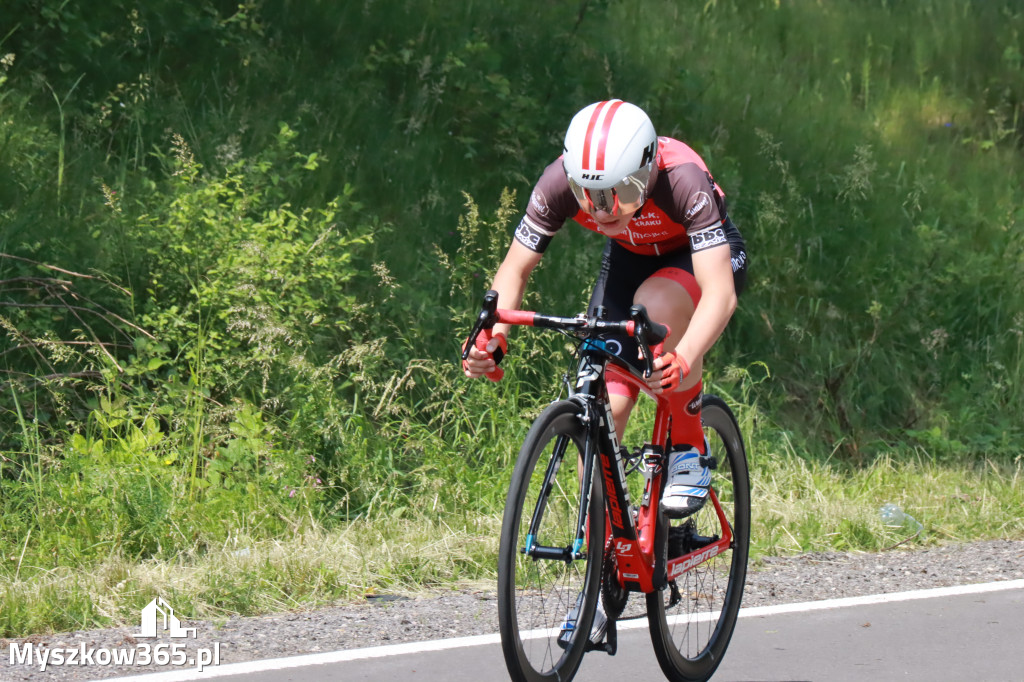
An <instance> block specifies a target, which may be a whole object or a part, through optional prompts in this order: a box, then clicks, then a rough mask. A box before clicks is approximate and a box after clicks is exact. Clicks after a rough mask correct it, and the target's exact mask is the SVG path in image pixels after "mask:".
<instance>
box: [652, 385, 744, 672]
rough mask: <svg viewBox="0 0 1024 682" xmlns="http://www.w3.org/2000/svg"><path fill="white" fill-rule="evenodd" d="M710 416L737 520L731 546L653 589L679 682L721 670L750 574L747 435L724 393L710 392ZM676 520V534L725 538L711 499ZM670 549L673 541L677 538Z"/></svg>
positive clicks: (660, 634)
mask: <svg viewBox="0 0 1024 682" xmlns="http://www.w3.org/2000/svg"><path fill="white" fill-rule="evenodd" d="M702 418H703V421H704V434H705V436H706V437H707V439H708V443H709V444H710V447H711V454H712V455H714V456H715V457H716V459H717V462H718V467H717V469H715V470H713V471H712V472H711V476H712V487H713V488H714V490H715V493H716V494H717V495H718V498H719V501H720V503H721V505H722V509H723V511H724V512H725V516H726V518H727V519H728V522H729V524H730V525H731V526H732V533H733V539H732V545H731V547H730V548H729V549H727V550H725V551H723V552H721V553H720V554H719V555H718V556H716V557H714V558H712V559H710V560H708V561H706V562H704V563H702V564H700V565H698V566H696V567H694V568H692V569H690V570H689V571H687V572H686V573H683V574H682V575H681V576H679V577H678V578H676V579H675V580H673V581H671V582H670V584H669V586H668V587H667V588H666V589H664V590H658V591H655V592H653V593H651V594H648V595H647V617H648V620H649V621H650V626H651V641H652V642H653V644H654V652H655V654H657V657H658V663H659V664H660V665H661V669H662V671H663V672H664V673H665V677H667V678H668V679H669V680H672V682H695V681H697V680H707V679H709V678H710V677H711V675H712V674H714V672H715V670H716V669H717V668H718V665H719V663H721V662H722V656H723V655H724V654H725V650H726V648H727V647H728V646H729V639H730V638H731V637H732V633H733V629H734V628H735V626H736V618H737V615H738V613H739V610H740V602H741V601H742V599H743V585H744V582H745V580H746V576H747V555H748V552H749V548H750V479H749V476H748V473H747V457H746V452H745V451H744V448H743V438H742V437H741V436H740V430H739V426H738V425H737V423H736V418H735V417H734V416H733V414H732V411H730V410H729V407H728V406H727V405H726V404H725V403H724V402H723V401H722V400H721V399H720V398H717V397H715V396H704V402H703V405H702ZM672 523H673V526H674V527H675V531H674V535H675V537H676V538H683V537H687V535H686V532H687V531H689V532H690V533H691V534H695V535H696V536H698V537H699V536H702V537H705V538H707V537H711V536H718V537H722V528H721V524H720V522H719V519H718V516H717V514H716V512H715V510H714V508H713V506H712V504H711V503H710V501H709V502H708V503H707V504H705V505H704V507H703V508H702V509H701V510H700V511H698V512H697V513H696V514H694V515H693V516H691V517H690V518H689V519H684V520H682V521H673V522H672ZM681 544H685V543H681ZM669 547H670V548H672V547H673V545H672V543H671V541H670V544H669ZM678 547H679V544H677V545H676V549H677V551H678ZM684 549H685V548H684ZM676 555H677V556H679V555H680V554H678V553H677V554H676ZM673 595H675V597H677V598H679V601H678V603H676V604H675V605H671V601H672V598H673Z"/></svg>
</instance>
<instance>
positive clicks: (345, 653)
mask: <svg viewBox="0 0 1024 682" xmlns="http://www.w3.org/2000/svg"><path fill="white" fill-rule="evenodd" d="M1017 589H1024V580H1006V581H1000V582H995V583H980V584H976V585H958V586H954V587H935V588H931V589H926V590H913V591H910V592H892V593H889V594H872V595H868V596H864V597H845V598H842V599H827V600H825V601H812V602H800V603H796V604H778V605H775V606H752V607H750V608H745V609H740V618H757V617H764V616H774V615H779V614H787V613H802V612H806V611H822V610H825V609H841V608H846V607H850V606H868V605H872V604H891V603H895V602H901V601H911V600H914V599H935V598H938V597H956V596H961V595H968V594H984V593H986V592H1000V591H1003V590H1017ZM646 627H647V620H646V619H642V618H640V619H636V620H628V621H623V622H621V623H619V624H618V629H619V630H634V629H637V628H646ZM500 641H501V638H500V637H499V636H498V634H496V633H495V634H492V635H477V636H475V637H455V638H452V639H438V640H433V641H427V642H407V643H405V644H388V645H386V646H375V647H367V648H364V649H345V650H342V651H331V652H327V653H322V654H306V655H301V656H289V657H287V658H271V659H265V660H261V661H246V662H244V663H228V664H225V665H221V666H218V667H216V668H207V669H206V670H204V671H202V672H199V671H197V670H175V671H168V672H162V673H149V674H142V675H132V676H130V677H116V678H107V680H106V682H189V681H190V680H208V679H212V678H215V677H226V676H229V675H243V674H246V673H260V672H269V671H272V670H284V669H287V668H299V667H304V666H311V665H323V664H326V663H344V662H346V661H358V660H364V659H368V658H382V657H386V656H401V655H404V654H416V653H426V652H431V651H446V650H448V649H460V648H463V647H473V646H483V645H487V644H497V643H499V642H500Z"/></svg>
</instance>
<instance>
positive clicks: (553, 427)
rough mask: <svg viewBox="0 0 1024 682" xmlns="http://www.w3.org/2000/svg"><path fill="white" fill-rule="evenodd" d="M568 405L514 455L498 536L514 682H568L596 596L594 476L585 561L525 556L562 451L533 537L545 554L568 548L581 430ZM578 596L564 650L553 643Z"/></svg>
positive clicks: (505, 645)
mask: <svg viewBox="0 0 1024 682" xmlns="http://www.w3.org/2000/svg"><path fill="white" fill-rule="evenodd" d="M580 412H581V408H580V406H579V405H578V404H576V403H574V402H571V401H567V400H566V401H561V402H557V403H553V404H551V405H549V406H548V407H547V408H546V409H545V410H544V411H543V412H542V413H541V415H540V416H539V417H538V418H537V420H536V421H535V422H534V423H533V426H532V427H531V428H530V431H529V433H528V434H527V436H526V440H525V441H524V442H523V447H522V449H521V450H520V451H519V458H518V460H517V461H516V466H515V470H514V471H513V473H512V481H511V483H510V485H509V491H508V498H507V499H506V501H505V517H504V521H503V523H502V528H501V546H500V549H499V551H498V625H499V628H500V630H501V647H502V650H503V651H504V654H505V663H506V665H507V666H508V671H509V674H510V675H511V677H512V679H513V680H523V681H526V682H537V681H540V680H568V679H571V678H572V676H573V675H574V674H575V673H576V670H577V669H578V668H579V665H580V662H581V660H582V658H583V654H584V652H585V650H586V644H587V640H588V638H589V634H590V627H591V625H592V623H593V620H594V612H595V609H596V607H597V601H598V597H599V593H600V589H601V563H602V558H603V548H604V538H605V512H604V491H603V488H602V487H601V485H600V469H599V467H598V463H597V462H596V461H595V471H594V475H593V478H592V487H591V491H592V492H591V495H590V503H589V531H588V533H587V536H588V538H593V541H594V545H593V547H591V546H589V542H587V543H585V544H584V547H583V552H584V555H583V556H584V558H582V559H577V560H574V561H565V560H562V559H554V558H551V559H534V558H531V557H529V556H527V555H526V554H524V553H523V551H522V550H523V547H524V546H525V544H526V535H527V532H528V529H529V526H530V522H531V520H532V518H533V515H534V511H535V509H536V507H537V498H538V493H539V491H540V489H541V487H542V482H543V480H544V478H545V476H546V472H547V471H548V470H549V466H550V463H551V461H552V455H553V454H554V453H555V452H556V451H557V450H558V449H559V446H560V445H564V447H562V448H561V449H562V453H563V455H562V457H561V462H560V466H559V467H558V470H557V473H556V475H555V477H554V483H553V487H552V490H551V493H550V495H549V496H548V498H547V501H546V504H545V506H544V509H543V510H542V511H543V517H542V520H541V524H540V527H539V529H538V532H537V535H536V544H537V545H540V546H544V547H571V545H572V543H573V540H574V538H575V536H576V526H577V523H578V516H579V504H580V490H581V485H580V475H581V473H580V472H581V462H582V458H583V456H584V454H585V443H586V440H587V439H586V427H585V426H584V425H583V424H582V423H581V422H580V419H579V414H580ZM581 595H582V605H583V607H582V613H581V614H580V615H579V617H578V619H577V624H576V629H575V630H574V634H573V636H572V638H571V640H570V641H569V643H568V645H567V646H566V647H565V648H564V649H563V648H562V647H561V646H560V645H559V643H558V637H559V632H560V628H561V626H562V623H563V622H564V621H565V619H566V616H567V615H568V613H569V611H570V610H571V609H572V608H573V607H574V606H576V604H577V600H578V599H580V598H581Z"/></svg>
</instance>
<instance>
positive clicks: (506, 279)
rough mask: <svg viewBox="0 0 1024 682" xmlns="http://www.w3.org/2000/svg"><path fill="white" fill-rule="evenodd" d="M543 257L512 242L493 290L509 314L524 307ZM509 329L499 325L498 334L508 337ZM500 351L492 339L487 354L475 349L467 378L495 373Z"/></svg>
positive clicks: (500, 267)
mask: <svg viewBox="0 0 1024 682" xmlns="http://www.w3.org/2000/svg"><path fill="white" fill-rule="evenodd" d="M542 256H543V254H542V253H536V252H534V251H531V250H530V249H528V248H526V247H525V246H523V245H522V244H520V243H519V242H518V241H516V240H512V245H511V246H509V248H508V253H507V254H505V260H503V261H502V263H501V265H500V266H499V267H498V272H497V273H495V275H494V283H493V285H492V286H491V288H492V289H494V290H495V291H497V292H498V305H499V306H501V307H502V308H506V309H508V310H518V309H519V307H520V306H521V305H522V303H523V294H524V293H525V292H526V282H527V280H529V278H530V273H532V272H533V269H534V268H536V267H537V264H538V263H540V259H541V257H542ZM509 329H510V326H509V325H507V324H496V325H495V326H494V333H495V334H499V333H500V334H505V335H506V336H507V335H508V330H509ZM497 347H498V341H497V340H496V339H491V341H490V342H489V343H488V344H487V351H486V352H484V351H481V350H479V349H477V348H475V347H474V348H471V349H470V351H469V357H468V358H466V376H469V377H474V378H476V377H480V376H483V375H484V374H487V373H489V372H492V371H494V368H495V367H496V366H497V365H495V363H494V358H493V357H492V356H491V353H493V352H494V350H495V348H497Z"/></svg>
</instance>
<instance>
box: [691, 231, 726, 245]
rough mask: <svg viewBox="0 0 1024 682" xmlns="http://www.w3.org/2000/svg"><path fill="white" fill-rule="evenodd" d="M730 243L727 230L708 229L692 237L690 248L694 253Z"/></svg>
mask: <svg viewBox="0 0 1024 682" xmlns="http://www.w3.org/2000/svg"><path fill="white" fill-rule="evenodd" d="M727 241H728V239H726V236H725V230H723V229H722V228H720V227H714V228H708V229H706V230H701V231H700V232H695V233H694V234H691V235H690V248H691V249H692V250H694V251H700V250H702V249H710V248H711V247H712V246H718V245H719V244H725V243H726V242H727Z"/></svg>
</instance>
